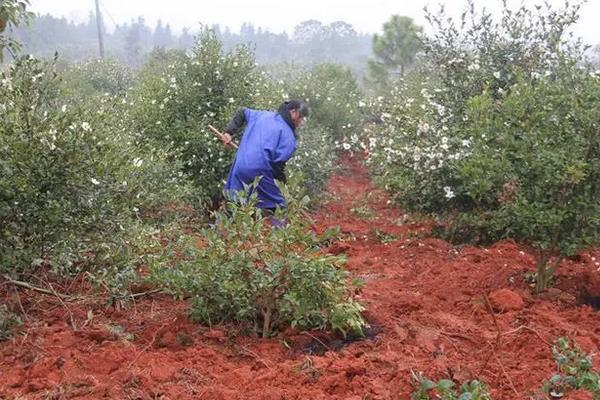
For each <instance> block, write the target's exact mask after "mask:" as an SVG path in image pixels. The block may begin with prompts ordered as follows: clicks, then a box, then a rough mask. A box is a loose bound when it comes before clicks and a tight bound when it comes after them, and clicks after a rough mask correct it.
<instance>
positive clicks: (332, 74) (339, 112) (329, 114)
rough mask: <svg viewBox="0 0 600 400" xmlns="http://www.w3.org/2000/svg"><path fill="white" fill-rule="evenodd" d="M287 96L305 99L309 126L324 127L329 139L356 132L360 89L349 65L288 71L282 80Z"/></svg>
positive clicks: (346, 138) (345, 137)
mask: <svg viewBox="0 0 600 400" xmlns="http://www.w3.org/2000/svg"><path fill="white" fill-rule="evenodd" d="M284 86H285V89H286V91H287V93H288V94H289V96H290V97H292V98H297V99H300V100H303V101H306V102H307V103H308V104H309V106H310V108H311V115H310V119H311V121H312V122H313V125H312V126H315V127H317V126H318V127H319V128H321V129H328V130H329V134H330V135H331V136H330V140H331V141H332V142H337V143H338V144H339V143H342V142H345V141H349V140H350V137H352V136H357V135H358V133H359V132H360V130H361V128H362V126H361V122H362V115H361V112H360V107H359V103H360V101H361V98H362V97H361V93H360V90H359V88H358V84H357V82H356V78H355V77H354V75H353V74H352V71H350V69H349V68H347V67H344V66H341V65H336V64H318V65H316V66H314V67H313V68H312V69H310V70H309V71H307V72H299V73H295V72H293V71H292V72H291V73H290V76H289V77H288V79H286V81H285V83H284Z"/></svg>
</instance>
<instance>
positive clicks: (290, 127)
mask: <svg viewBox="0 0 600 400" xmlns="http://www.w3.org/2000/svg"><path fill="white" fill-rule="evenodd" d="M307 116H308V106H307V105H306V104H305V103H303V102H301V101H298V100H290V101H286V102H284V103H283V104H281V106H279V109H278V110H277V112H272V111H259V110H252V109H250V108H241V109H239V110H238V111H237V112H236V113H235V115H234V116H233V118H232V120H231V122H229V124H228V125H227V128H225V132H226V133H225V134H223V139H222V140H223V142H224V143H225V144H229V143H230V142H231V140H232V136H233V135H236V134H237V133H238V132H239V131H240V130H241V129H242V128H243V127H244V125H246V129H245V130H244V133H243V135H242V141H241V143H240V147H239V149H238V151H237V154H236V156H235V160H234V161H233V165H232V166H231V170H230V171H229V176H228V177H227V183H226V184H225V191H226V193H228V194H229V195H231V196H235V193H236V192H238V191H240V190H244V185H251V184H252V183H253V182H254V180H255V179H256V178H257V177H261V178H260V181H259V183H258V186H257V188H256V191H257V196H258V204H257V206H258V207H259V208H261V209H263V210H266V211H268V212H270V213H273V212H274V211H275V209H276V208H278V207H285V206H286V203H285V198H284V197H283V195H282V194H281V191H280V190H279V188H278V187H277V185H276V184H275V179H277V180H278V181H280V182H283V183H286V177H285V172H284V169H285V163H286V162H287V161H288V160H289V159H290V158H291V157H292V156H293V155H294V151H295V150H296V129H298V128H299V127H300V125H302V123H303V122H304V118H305V117H307Z"/></svg>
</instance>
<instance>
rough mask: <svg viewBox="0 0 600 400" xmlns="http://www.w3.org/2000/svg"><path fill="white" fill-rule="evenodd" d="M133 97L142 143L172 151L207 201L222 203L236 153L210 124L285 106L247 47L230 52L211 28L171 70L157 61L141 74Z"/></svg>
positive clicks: (135, 125)
mask: <svg viewBox="0 0 600 400" xmlns="http://www.w3.org/2000/svg"><path fill="white" fill-rule="evenodd" d="M156 71H158V73H156ZM130 97H131V98H130V99H129V101H131V102H132V103H133V105H132V109H131V119H132V122H133V129H134V130H135V131H137V132H139V133H140V140H142V141H147V142H152V143H155V144H157V145H161V146H167V147H170V148H172V149H173V152H172V154H171V157H172V159H174V160H180V161H181V163H182V172H184V173H185V174H187V175H189V176H191V177H192V179H193V181H194V186H195V188H196V192H197V195H198V197H199V198H200V199H201V200H202V201H203V202H204V203H210V202H211V201H214V200H218V199H220V197H221V190H222V182H223V179H225V177H226V176H227V171H228V169H229V166H230V164H231V157H232V154H233V152H232V151H230V149H228V148H227V147H225V146H223V144H222V143H221V142H220V141H218V140H217V139H216V138H215V136H214V134H213V133H212V132H211V131H210V130H209V128H208V125H209V124H211V125H214V126H215V127H217V128H219V129H224V128H225V126H226V124H227V123H228V122H229V120H230V118H231V117H232V116H233V114H234V113H235V111H236V110H237V109H238V108H240V107H250V108H258V109H262V108H264V109H275V108H276V107H277V105H278V104H279V103H280V102H281V92H278V91H277V90H276V89H275V86H274V84H273V83H272V82H271V81H269V80H268V79H267V77H266V74H264V73H261V71H259V70H258V68H257V67H256V65H255V62H254V57H253V55H252V53H251V52H250V51H249V50H248V49H247V48H246V47H243V46H242V47H237V48H235V49H234V50H232V51H231V52H225V51H224V50H223V48H222V44H221V42H220V41H219V40H218V39H217V37H216V36H215V34H214V32H212V31H210V30H205V31H203V32H202V33H201V34H200V35H199V37H198V38H197V42H196V46H195V47H194V49H193V51H192V53H191V54H190V55H189V56H186V57H185V58H184V59H183V60H182V58H181V57H180V56H176V57H174V58H173V60H172V63H170V64H169V65H167V68H166V71H165V70H164V66H163V67H160V66H156V62H155V63H153V64H152V65H151V66H150V67H149V70H148V71H145V72H142V74H141V77H140V79H139V84H138V85H137V86H136V87H135V88H134V90H133V91H132V93H131V96H130Z"/></svg>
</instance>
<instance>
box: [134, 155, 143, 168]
mask: <svg viewBox="0 0 600 400" xmlns="http://www.w3.org/2000/svg"><path fill="white" fill-rule="evenodd" d="M143 163H144V160H142V159H141V158H137V157H136V158H134V159H133V165H134V166H136V167H141V166H142V164H143Z"/></svg>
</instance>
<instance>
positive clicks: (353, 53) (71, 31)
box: [14, 14, 372, 72]
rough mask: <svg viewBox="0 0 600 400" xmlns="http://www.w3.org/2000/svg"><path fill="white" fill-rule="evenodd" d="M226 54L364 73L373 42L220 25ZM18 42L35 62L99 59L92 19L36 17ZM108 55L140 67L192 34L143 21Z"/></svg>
mask: <svg viewBox="0 0 600 400" xmlns="http://www.w3.org/2000/svg"><path fill="white" fill-rule="evenodd" d="M211 28H212V29H213V30H214V31H215V33H216V34H217V36H218V37H219V39H220V40H221V41H222V43H223V45H224V47H225V48H231V47H233V46H235V45H238V44H248V45H250V46H251V47H252V48H253V49H254V51H255V55H256V60H257V61H258V62H259V63H278V62H294V63H300V64H312V63H318V62H327V61H335V62H337V63H342V64H346V65H348V66H350V67H351V68H352V69H353V70H355V71H357V72H361V69H363V68H365V66H366V63H367V59H368V58H369V57H370V56H371V54H372V50H371V42H372V36H371V35H366V34H360V33H357V32H356V31H355V29H354V27H353V26H352V25H350V24H348V23H346V22H343V21H338V22H333V23H331V24H323V23H321V22H319V21H316V20H309V21H305V22H302V23H300V24H298V25H297V26H296V27H295V28H294V32H293V34H292V35H288V34H287V33H272V32H270V31H268V30H264V29H262V28H257V27H255V26H254V25H252V24H243V25H242V27H241V29H240V32H239V33H234V32H232V31H231V30H230V29H229V28H222V27H220V26H219V25H214V26H212V27H211ZM105 31H106V30H105ZM14 37H15V38H16V39H17V40H19V41H20V42H21V43H23V50H24V51H25V52H27V53H31V54H34V55H37V56H51V55H53V54H54V53H55V52H58V53H59V54H60V56H61V57H62V58H64V59H68V60H82V59H88V58H93V57H97V56H98V36H97V28H96V19H95V16H94V15H93V14H90V17H89V19H88V21H87V22H86V23H75V22H72V21H69V20H67V19H66V18H56V17H54V16H52V15H49V14H48V15H37V16H36V17H35V18H34V20H33V21H32V22H31V23H30V24H29V26H22V27H20V28H18V29H17V30H16V31H15V32H14ZM104 41H105V51H106V55H107V56H108V57H111V58H115V59H117V60H119V61H121V62H124V63H127V64H129V65H140V64H142V63H143V62H144V61H145V58H146V56H147V55H148V54H149V53H150V51H151V50H152V49H153V48H155V47H163V48H183V49H190V48H191V47H192V46H193V43H194V33H193V32H192V31H190V29H183V31H182V32H181V33H178V34H176V33H174V32H173V30H172V29H171V27H170V25H169V24H164V23H163V22H162V21H160V20H159V21H158V22H157V24H156V26H155V27H151V26H149V25H148V24H147V23H146V21H145V20H144V19H143V18H141V17H139V18H137V20H132V21H131V22H130V23H126V24H122V25H116V26H115V29H114V30H113V31H111V32H106V33H105V35H104Z"/></svg>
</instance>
